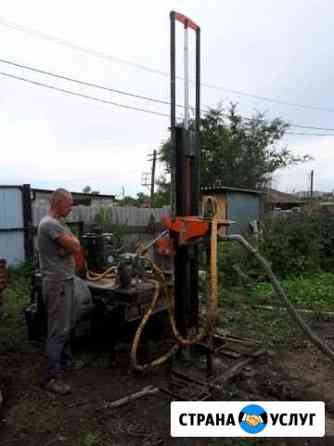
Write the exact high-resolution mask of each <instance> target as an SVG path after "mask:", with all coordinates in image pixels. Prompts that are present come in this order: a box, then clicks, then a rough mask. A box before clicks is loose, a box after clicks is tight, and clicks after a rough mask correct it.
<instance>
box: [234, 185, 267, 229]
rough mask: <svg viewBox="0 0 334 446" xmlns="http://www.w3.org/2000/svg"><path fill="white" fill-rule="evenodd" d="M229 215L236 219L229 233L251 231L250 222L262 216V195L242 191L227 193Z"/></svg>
mask: <svg viewBox="0 0 334 446" xmlns="http://www.w3.org/2000/svg"><path fill="white" fill-rule="evenodd" d="M227 217H228V218H229V219H230V220H233V221H235V223H234V224H232V225H231V226H230V229H229V234H239V233H241V232H245V231H249V228H248V223H249V222H250V221H252V220H259V219H260V217H261V196H260V195H258V194H247V193H240V192H228V193H227Z"/></svg>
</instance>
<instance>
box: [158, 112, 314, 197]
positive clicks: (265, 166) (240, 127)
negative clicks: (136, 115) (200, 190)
mask: <svg viewBox="0 0 334 446" xmlns="http://www.w3.org/2000/svg"><path fill="white" fill-rule="evenodd" d="M287 128H288V124H287V123H286V122H284V121H283V120H281V119H279V118H276V119H273V120H267V119H265V117H264V115H263V114H260V113H257V114H255V115H254V116H252V117H251V118H249V119H244V118H243V117H241V115H239V114H238V113H237V110H236V105H234V104H232V105H231V106H230V108H229V109H228V110H227V113H224V111H223V109H221V108H218V109H211V110H209V111H208V112H207V113H206V114H205V116H204V118H203V119H202V121H201V127H200V150H201V185H202V186H205V185H212V184H224V185H228V186H230V187H245V188H252V189H256V188H261V187H263V186H264V185H265V184H266V183H267V182H268V180H269V179H270V178H271V175H272V174H273V172H275V171H276V170H277V169H279V168H282V167H286V166H289V165H292V164H296V163H300V162H304V161H307V160H309V159H310V157H309V156H307V155H306V156H302V157H300V156H295V155H293V154H292V152H291V151H290V150H289V149H288V148H287V147H284V146H281V147H279V146H278V145H277V143H278V142H279V141H280V139H281V138H282V137H283V135H284V133H285V131H286V130H287ZM171 150H172V147H171V144H170V141H167V142H166V143H165V144H163V145H162V147H161V149H160V158H161V159H162V160H163V161H165V163H166V167H167V171H169V168H170V159H171Z"/></svg>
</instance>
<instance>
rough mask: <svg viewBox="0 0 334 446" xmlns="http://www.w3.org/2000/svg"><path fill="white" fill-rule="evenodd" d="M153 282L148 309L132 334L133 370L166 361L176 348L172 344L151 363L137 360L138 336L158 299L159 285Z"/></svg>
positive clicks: (140, 369) (141, 369) (139, 369)
mask: <svg viewBox="0 0 334 446" xmlns="http://www.w3.org/2000/svg"><path fill="white" fill-rule="evenodd" d="M152 282H153V283H154V295H153V299H152V302H151V305H150V306H149V308H148V310H147V311H146V313H145V315H144V317H143V319H142V320H141V322H140V324H139V326H138V328H137V330H136V334H135V336H134V339H133V342H132V347H131V365H132V367H133V368H134V369H135V370H138V371H143V370H145V369H147V368H148V367H155V366H158V365H161V364H163V363H164V362H166V361H167V360H168V359H169V358H170V357H171V356H172V355H173V354H174V353H175V352H176V350H177V349H178V346H177V345H174V346H173V347H172V348H171V349H170V350H169V351H168V352H167V353H166V354H164V355H162V356H160V357H159V358H157V359H155V360H154V361H152V362H151V363H147V364H144V365H140V364H138V362H137V350H138V346H139V341H140V338H141V336H142V333H143V330H144V327H145V325H146V323H147V321H148V320H149V318H150V316H151V314H152V312H153V310H154V307H155V306H156V304H157V302H158V299H159V291H160V285H159V282H158V281H156V280H153V281H152Z"/></svg>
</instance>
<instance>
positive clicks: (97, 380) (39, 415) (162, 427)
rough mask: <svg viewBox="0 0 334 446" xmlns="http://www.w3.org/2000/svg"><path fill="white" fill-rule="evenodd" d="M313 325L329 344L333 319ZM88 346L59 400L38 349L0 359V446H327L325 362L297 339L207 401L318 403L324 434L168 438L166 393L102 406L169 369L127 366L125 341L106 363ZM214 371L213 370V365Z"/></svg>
mask: <svg viewBox="0 0 334 446" xmlns="http://www.w3.org/2000/svg"><path fill="white" fill-rule="evenodd" d="M317 328H318V333H320V334H321V336H322V338H323V339H325V340H327V341H328V342H329V343H332V344H334V341H333V335H334V326H333V323H331V322H322V323H320V322H319V324H318V327H317ZM149 347H150V348H149ZM165 348H166V343H165V342H164V341H159V342H158V341H156V342H155V343H154V344H153V346H152V343H150V345H146V349H145V350H144V353H143V355H144V356H145V359H147V357H148V356H151V355H153V356H154V355H156V354H158V353H159V352H160V354H161V353H163V350H164V349H165ZM88 350H89V349H88ZM88 350H87V349H86V348H83V347H80V349H79V350H78V351H77V356H79V357H80V358H81V359H86V362H87V364H86V366H85V367H84V368H83V369H81V370H78V371H73V372H68V374H67V375H66V381H67V382H68V383H69V384H71V386H72V389H73V391H72V394H71V395H68V396H62V397H61V396H55V395H53V394H51V393H49V392H47V391H45V390H44V389H43V388H42V387H41V382H42V379H43V374H44V371H45V366H46V361H45V357H44V354H43V351H42V348H41V347H36V348H35V349H34V350H33V351H31V352H29V353H17V352H9V353H6V354H3V355H2V356H1V357H0V389H2V391H3V394H4V405H3V407H2V409H0V445H1V446H21V445H24V446H51V445H52V446H105V445H119V446H121V445H122V446H123V445H124V446H125V445H130V446H131V445H134V446H135V445H138V446H139V445H142V446H158V445H161V446H163V445H174V444H175V445H194V446H195V445H196V446H200V445H232V444H235V445H245V444H268V445H271V444H272V445H280V446H284V445H287V444H289V445H290V444H291V445H297V446H302V445H303V446H306V445H309V446H311V445H332V444H333V445H334V437H332V435H334V373H333V363H332V362H331V361H330V360H329V359H327V358H326V357H325V356H324V355H323V354H322V353H320V352H319V351H318V350H316V349H315V348H314V347H312V346H311V345H310V344H309V343H308V342H306V341H305V342H304V343H302V344H300V343H299V347H298V349H297V348H289V349H280V350H276V351H274V350H272V351H267V352H266V353H265V354H263V355H262V356H260V357H259V358H258V359H257V360H256V361H254V362H253V363H251V364H249V365H248V366H246V367H244V368H243V369H242V371H241V372H240V373H239V374H237V375H236V376H234V377H233V378H232V379H231V380H230V381H229V382H228V383H227V384H226V385H225V387H224V390H223V391H221V392H219V393H217V392H216V393H214V394H212V397H211V399H215V400H258V401H259V400H260V401H261V400H323V401H325V402H326V413H327V420H326V421H327V428H326V431H327V435H326V437H325V438H323V439H290V440H284V439H275V440H274V439H254V441H252V440H253V439H251V440H249V441H246V440H245V439H244V440H238V439H235V440H232V439H224V438H221V439H172V438H171V437H170V434H169V431H170V419H169V410H170V401H171V400H172V397H171V396H169V395H167V394H165V393H162V392H159V393H157V394H155V395H150V396H147V397H144V398H141V399H138V400H136V401H133V402H131V403H128V404H126V405H123V406H121V407H119V408H117V409H109V408H105V403H106V402H110V401H114V400H117V399H119V398H122V397H124V396H126V395H129V394H131V393H133V392H136V391H139V390H141V389H142V388H143V387H144V386H147V385H150V384H151V385H154V386H158V387H163V388H165V389H170V388H171V378H170V369H169V368H168V367H167V366H161V367H160V368H157V369H155V370H152V371H150V372H148V373H145V374H138V373H133V372H132V371H130V367H129V345H123V347H122V346H120V348H119V351H118V352H117V355H116V361H115V362H112V363H111V362H110V357H109V354H108V352H107V351H106V350H104V351H102V352H100V353H96V351H95V350H91V351H88ZM147 351H149V353H147ZM144 356H143V357H142V359H144ZM220 362H222V360H221V359H220ZM183 364H184V363H183ZM186 364H187V366H184V367H183V369H184V370H185V372H186V373H189V375H193V372H194V370H195V368H197V371H198V370H201V368H202V369H203V377H205V370H204V367H203V364H204V362H203V361H202V360H201V358H200V357H196V358H193V359H192V362H191V361H190V362H187V363H186ZM187 367H188V372H187ZM216 373H217V374H218V375H219V373H220V371H219V362H218V370H217V371H216ZM190 388H191V386H190Z"/></svg>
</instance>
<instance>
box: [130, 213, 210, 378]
mask: <svg viewBox="0 0 334 446" xmlns="http://www.w3.org/2000/svg"><path fill="white" fill-rule="evenodd" d="M210 248H211V249H210V252H211V256H210V281H209V297H208V309H207V323H206V327H205V329H203V331H202V332H201V333H199V334H198V335H196V336H195V337H194V338H183V337H182V336H181V334H180V333H179V331H178V330H177V327H176V322H175V318H174V309H173V302H172V298H171V296H170V293H169V291H168V286H167V281H166V278H165V275H164V273H163V272H162V271H161V270H160V268H159V267H158V266H157V265H155V264H154V263H153V261H152V260H151V259H150V258H149V257H147V259H148V260H149V261H150V262H151V265H152V269H153V272H154V273H155V274H156V276H157V278H158V281H156V280H155V281H154V284H155V289H154V295H153V299H152V302H151V304H150V306H149V308H148V310H147V312H146V313H145V315H144V317H143V319H142V320H141V322H140V324H139V326H138V328H137V330H136V334H135V336H134V339H133V343H132V347H131V365H132V367H133V368H134V369H135V370H139V371H143V370H145V369H147V368H148V367H154V366H157V365H161V364H163V363H164V362H166V361H167V360H168V359H169V358H170V357H171V356H172V355H173V354H174V353H175V352H176V351H177V349H178V348H179V347H180V346H183V347H185V346H190V345H193V344H196V343H198V342H200V341H201V340H202V339H204V338H205V337H206V336H207V335H208V336H209V337H210V339H211V342H212V335H213V329H214V324H215V321H216V318H217V308H218V286H217V218H216V215H215V216H214V217H213V218H212V221H211V234H210ZM160 288H162V290H163V293H164V296H165V299H166V303H167V308H168V314H169V321H170V324H171V327H172V331H173V334H174V336H175V338H176V340H177V344H175V345H174V346H173V347H172V348H171V349H170V350H169V351H168V352H167V353H166V354H165V355H162V356H160V357H159V358H158V359H156V360H154V361H152V362H151V363H147V364H144V365H139V364H138V362H137V350H138V346H139V342H140V338H141V335H142V332H143V330H144V327H145V325H146V323H147V321H148V319H149V318H150V316H151V314H152V312H153V310H154V307H155V306H156V304H157V301H158V298H159V291H160Z"/></svg>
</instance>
